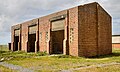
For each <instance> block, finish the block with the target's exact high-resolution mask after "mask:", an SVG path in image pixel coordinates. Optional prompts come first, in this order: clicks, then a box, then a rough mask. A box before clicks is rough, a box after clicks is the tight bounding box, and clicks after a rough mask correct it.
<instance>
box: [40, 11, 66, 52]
mask: <svg viewBox="0 0 120 72" xmlns="http://www.w3.org/2000/svg"><path fill="white" fill-rule="evenodd" d="M64 14H67V10H64V11H60V12H57V13H53V14H50V15H47V16H44V17H40V18H39V34H40V33H42V41H40V39H39V50H40V51H47V42H46V40H45V39H46V38H45V35H46V32H48V34H49V35H48V36H49V37H48V38H49V41H51V39H50V36H51V35H50V32H51V23H50V19H51V18H53V17H57V16H60V15H64ZM49 49H50V48H49Z"/></svg>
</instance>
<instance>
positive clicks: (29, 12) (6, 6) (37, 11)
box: [0, 0, 120, 43]
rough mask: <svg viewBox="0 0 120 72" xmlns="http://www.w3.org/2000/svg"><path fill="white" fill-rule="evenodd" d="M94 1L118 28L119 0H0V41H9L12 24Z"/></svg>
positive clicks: (115, 27) (119, 16) (119, 15)
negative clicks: (111, 18)
mask: <svg viewBox="0 0 120 72" xmlns="http://www.w3.org/2000/svg"><path fill="white" fill-rule="evenodd" d="M95 1H96V2H98V3H100V5H101V6H102V7H103V8H104V9H105V10H106V11H107V12H108V13H109V14H110V15H111V16H112V17H113V23H115V26H114V25H113V28H114V29H118V27H117V26H116V25H119V24H120V21H118V20H119V19H120V0H0V43H3V41H2V39H3V36H4V39H5V41H4V42H5V43H7V41H8V42H10V28H11V26H12V25H14V24H17V23H21V22H23V21H26V20H30V19H33V18H38V17H40V16H43V15H48V14H50V13H53V12H56V11H60V10H64V9H67V8H71V7H74V6H77V5H81V4H85V3H90V2H95ZM113 31H116V30H113ZM115 33H116V32H115ZM5 35H7V36H5Z"/></svg>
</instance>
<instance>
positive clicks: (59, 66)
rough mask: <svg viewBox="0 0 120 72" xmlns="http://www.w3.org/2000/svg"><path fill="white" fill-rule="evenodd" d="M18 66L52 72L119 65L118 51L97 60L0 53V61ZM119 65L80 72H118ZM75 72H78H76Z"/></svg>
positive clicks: (63, 56) (119, 52) (37, 54)
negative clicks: (114, 63)
mask: <svg viewBox="0 0 120 72" xmlns="http://www.w3.org/2000/svg"><path fill="white" fill-rule="evenodd" d="M1 59H3V60H2V61H6V62H8V63H12V64H15V65H20V66H23V67H26V68H29V69H33V70H35V71H36V72H41V71H43V72H53V71H55V72H56V71H61V70H67V69H76V68H80V67H85V66H95V65H99V64H109V63H113V62H116V63H120V49H113V53H112V54H110V55H104V56H99V57H97V58H95V57H94V58H83V57H73V56H67V55H58V56H49V55H47V54H46V53H44V52H43V53H36V54H35V53H25V52H11V51H1V52H0V60H1ZM119 67H120V65H111V66H106V67H95V68H90V69H89V68H87V69H82V70H80V72H119V71H120V68H119ZM75 72H79V70H76V71H75Z"/></svg>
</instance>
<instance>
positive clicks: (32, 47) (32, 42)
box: [28, 33, 36, 52]
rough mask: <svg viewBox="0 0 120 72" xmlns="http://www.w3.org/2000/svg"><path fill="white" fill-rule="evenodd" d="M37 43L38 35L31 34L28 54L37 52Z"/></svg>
mask: <svg viewBox="0 0 120 72" xmlns="http://www.w3.org/2000/svg"><path fill="white" fill-rule="evenodd" d="M35 41H36V33H35V34H29V36H28V42H29V47H28V52H35Z"/></svg>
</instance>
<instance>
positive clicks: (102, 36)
mask: <svg viewBox="0 0 120 72" xmlns="http://www.w3.org/2000/svg"><path fill="white" fill-rule="evenodd" d="M11 49H12V51H17V50H22V51H25V52H37V51H40V52H44V51H46V52H47V53H48V54H65V55H73V56H85V57H91V56H97V55H104V54H110V53H112V32H111V16H110V15H109V14H108V13H107V12H106V11H105V10H104V9H103V8H102V7H101V6H100V5H99V4H98V3H96V2H94V3H89V4H85V5H80V6H77V7H74V8H70V9H67V10H63V11H60V12H57V13H53V14H50V15H47V16H44V17H40V18H36V19H33V20H30V21H27V22H24V23H21V24H18V25H15V26H12V28H11Z"/></svg>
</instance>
